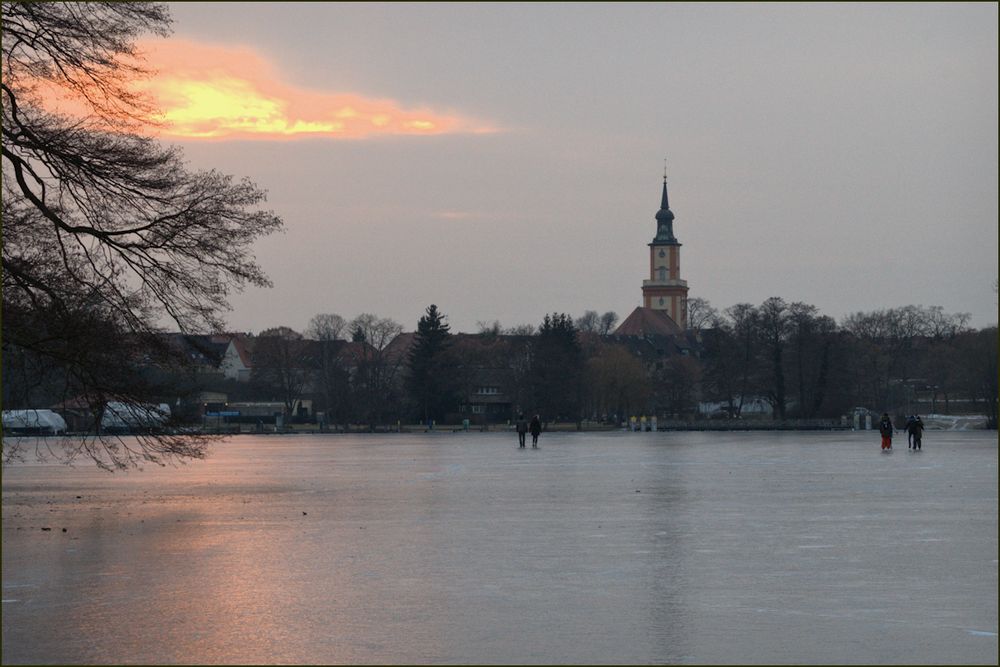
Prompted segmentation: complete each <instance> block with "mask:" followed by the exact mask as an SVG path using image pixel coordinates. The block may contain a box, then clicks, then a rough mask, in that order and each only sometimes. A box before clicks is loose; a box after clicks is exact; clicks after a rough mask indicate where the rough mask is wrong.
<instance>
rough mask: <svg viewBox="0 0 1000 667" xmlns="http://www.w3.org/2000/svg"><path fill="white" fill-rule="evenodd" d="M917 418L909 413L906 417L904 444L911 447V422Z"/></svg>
mask: <svg viewBox="0 0 1000 667" xmlns="http://www.w3.org/2000/svg"><path fill="white" fill-rule="evenodd" d="M916 420H917V418H916V417H915V416H914V415H910V416H909V417H907V418H906V445H907V447H911V448H912V447H913V422H915V421H916Z"/></svg>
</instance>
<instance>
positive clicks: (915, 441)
mask: <svg viewBox="0 0 1000 667" xmlns="http://www.w3.org/2000/svg"><path fill="white" fill-rule="evenodd" d="M878 430H879V433H881V434H882V449H884V450H885V449H892V434H893V428H892V420H891V419H889V413H888V412H883V413H882V421H880V422H879V423H878ZM923 433H924V422H923V420H922V419H920V415H910V417H909V418H908V419H907V420H906V434H907V439H908V441H909V448H910V449H913V450H918V449H920V448H921V440H922V439H923Z"/></svg>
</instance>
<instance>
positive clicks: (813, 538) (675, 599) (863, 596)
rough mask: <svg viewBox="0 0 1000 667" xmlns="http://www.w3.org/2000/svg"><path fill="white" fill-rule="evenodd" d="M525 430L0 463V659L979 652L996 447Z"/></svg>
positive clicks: (905, 659)
mask: <svg viewBox="0 0 1000 667" xmlns="http://www.w3.org/2000/svg"><path fill="white" fill-rule="evenodd" d="M542 437H543V442H542V445H543V447H542V449H540V450H538V451H533V452H530V454H529V455H527V456H525V453H524V452H519V451H518V450H517V448H516V439H515V438H512V437H511V436H510V435H508V434H479V433H475V434H450V433H449V434H432V435H427V436H417V435H410V436H407V435H389V436H324V437H320V436H316V437H309V436H301V437H249V436H247V437H241V438H236V439H233V440H231V441H229V442H226V443H224V444H222V445H219V446H217V447H216V448H215V450H214V451H213V453H212V455H211V456H210V458H209V459H207V460H205V461H196V462H194V463H192V464H190V465H188V466H184V467H180V468H166V469H147V470H146V471H144V472H141V473H131V474H126V475H121V474H117V475H113V476H112V475H108V474H106V473H102V472H99V471H96V470H90V469H86V468H82V467H77V468H75V469H73V468H66V467H63V466H58V465H52V466H47V465H37V464H30V465H18V466H14V467H11V468H8V469H6V470H5V471H4V475H3V554H2V555H3V587H4V592H5V596H4V599H3V601H4V613H3V655H4V662H5V663H17V662H59V663H110V662H162V663H169V662H179V663H275V662H285V663H365V662H369V663H417V664H439V663H470V662H473V663H475V662H478V663H588V664H594V663H615V664H620V663H643V662H668V663H670V662H696V663H725V662H730V663H747V662H758V663H817V662H818V663H962V664H968V663H995V661H996V655H997V637H996V630H997V596H996V590H997V567H996V565H997V443H996V435H995V434H990V433H982V432H955V433H943V432H940V433H939V432H935V433H933V434H930V435H928V436H927V437H926V438H925V442H924V446H925V450H924V452H923V453H922V455H921V456H919V457H918V456H912V457H907V456H896V457H883V456H881V455H880V454H879V453H878V443H877V442H876V440H875V438H873V437H872V435H871V434H870V433H835V434H829V433H826V434H824V433H613V434H543V436H542ZM918 461H919V465H918ZM43 525H44V526H53V527H56V529H55V530H52V531H49V532H43V531H41V530H40V527H41V526H43ZM64 526H65V527H66V528H67V532H66V533H61V532H60V531H59V528H62V527H64Z"/></svg>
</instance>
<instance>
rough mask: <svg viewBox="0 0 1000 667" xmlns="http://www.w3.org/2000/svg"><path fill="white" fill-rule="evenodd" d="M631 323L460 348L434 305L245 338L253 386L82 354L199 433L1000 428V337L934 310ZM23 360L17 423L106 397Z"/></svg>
mask: <svg viewBox="0 0 1000 667" xmlns="http://www.w3.org/2000/svg"><path fill="white" fill-rule="evenodd" d="M617 321H618V317H617V315H616V314H615V313H613V312H608V313H604V314H603V315H598V314H597V313H596V312H594V311H588V312H586V313H584V315H583V316H581V317H578V318H575V319H574V318H572V317H571V316H569V315H567V314H565V313H552V314H550V315H546V316H545V317H544V319H543V320H542V322H541V323H539V324H538V325H532V324H521V325H517V326H513V327H503V326H502V325H501V324H500V323H499V322H496V321H494V322H492V323H485V322H481V323H480V324H479V331H478V332H476V333H453V332H452V331H451V330H450V327H449V325H448V324H447V318H446V316H445V314H443V313H442V312H441V311H440V310H439V309H438V308H437V306H435V305H431V306H430V307H428V308H427V309H426V312H425V314H424V316H423V317H421V318H420V319H419V321H418V322H417V323H416V328H415V331H413V332H412V333H404V331H403V329H404V327H403V325H402V324H400V323H398V322H395V321H393V320H392V319H389V318H382V317H378V316H376V315H373V314H369V313H366V314H362V315H360V316H358V317H356V318H354V319H353V320H347V319H345V318H343V317H341V316H340V315H337V314H332V313H327V314H320V315H316V316H315V317H314V318H313V319H312V321H311V322H310V323H309V326H308V327H307V328H306V329H305V330H304V331H302V332H298V331H295V330H293V329H291V328H289V327H284V326H281V327H274V328H271V329H268V330H265V331H262V332H260V333H259V334H257V335H256V336H251V337H246V340H245V341H244V343H245V344H246V345H247V346H248V353H249V356H250V359H252V363H251V364H250V374H249V377H248V378H244V379H243V380H244V381H238V380H236V379H228V380H227V379H224V378H223V376H222V373H221V371H218V372H205V367H204V364H202V365H201V366H199V364H198V363H194V362H192V359H191V358H190V357H191V355H190V354H188V353H186V352H185V353H181V352H180V351H178V350H177V349H172V347H171V345H164V344H163V341H162V339H160V341H159V342H158V343H156V344H154V343H153V341H152V339H150V338H148V337H142V338H135V337H134V336H131V335H124V334H119V335H114V336H112V335H106V336H104V337H103V338H100V339H93V340H84V339H78V340H77V341H76V342H77V347H76V348H75V354H77V355H79V354H101V355H103V358H104V360H105V363H104V364H102V365H101V366H100V367H101V368H103V369H105V372H106V373H108V374H109V375H113V377H114V380H115V384H114V386H115V387H119V388H122V387H124V388H126V389H127V391H116V392H109V391H102V392H101V396H102V397H103V398H104V399H105V400H107V399H115V400H120V399H119V398H118V397H119V396H125V397H126V398H127V399H128V400H132V401H139V400H147V401H149V402H155V403H159V402H166V403H169V404H170V405H171V406H174V407H175V410H176V411H177V412H178V413H179V414H180V415H182V416H186V417H187V419H188V420H195V419H197V418H198V415H199V414H200V413H199V410H201V409H202V406H203V403H202V402H201V401H202V400H203V398H201V397H203V396H205V393H204V392H206V391H207V392H218V393H219V394H221V395H225V396H226V400H229V401H267V402H276V403H280V404H281V405H283V406H284V409H283V412H284V414H285V416H286V419H288V420H289V421H295V420H303V419H304V420H309V421H315V420H316V418H317V414H318V413H322V418H323V420H324V421H325V423H327V424H329V425H337V424H344V425H346V424H354V425H358V424H366V425H372V426H379V425H386V424H395V423H396V422H397V421H402V422H403V423H418V422H423V423H426V422H428V421H430V420H434V421H436V422H438V423H458V422H460V421H461V420H463V419H470V420H471V421H472V422H473V423H482V422H493V423H496V422H500V423H503V422H506V421H507V420H509V419H513V418H515V417H516V416H517V414H518V413H519V412H524V413H526V414H534V413H538V414H540V415H541V416H542V417H543V419H545V420H546V421H553V420H559V421H571V422H572V421H580V420H607V421H618V420H621V419H626V418H628V417H629V416H632V415H643V414H644V415H648V416H652V415H657V416H659V417H661V418H681V419H692V418H700V417H702V416H704V414H702V413H700V412H699V404H700V403H712V404H714V407H715V409H714V414H713V415H711V416H725V417H729V418H740V417H744V418H745V417H748V416H749V408H748V405H750V404H751V402H753V403H754V404H756V405H759V404H760V402H761V401H762V400H763V401H764V402H766V404H767V405H769V406H770V407H771V409H772V410H773V416H774V418H776V419H828V418H837V417H840V416H842V415H845V414H850V413H851V412H852V411H853V409H854V408H858V407H861V408H866V409H870V410H873V411H876V412H883V411H888V412H890V413H892V414H898V415H902V414H910V413H914V412H928V411H937V412H943V413H955V412H957V413H969V412H976V413H979V414H986V415H987V416H988V418H989V419H990V424H991V425H992V426H994V427H995V425H996V419H997V328H996V327H995V326H992V327H988V328H985V329H982V330H976V329H973V328H971V327H969V326H968V322H969V317H968V315H965V314H961V313H959V314H949V313H945V312H944V310H943V309H942V308H940V307H937V306H933V307H922V306H904V307H900V308H890V309H885V310H876V311H871V312H857V313H853V314H851V315H849V316H847V317H845V318H843V320H842V321H840V322H839V323H838V322H836V321H835V320H834V319H833V318H830V317H828V316H825V315H822V314H821V313H820V312H819V311H818V309H817V308H816V307H814V306H811V305H809V304H805V303H801V302H792V303H789V302H786V301H785V300H783V299H781V298H777V297H774V298H770V299H767V300H766V301H764V302H763V303H761V304H759V305H753V304H748V303H739V304H736V305H733V306H730V307H728V308H725V309H723V310H716V309H715V308H713V307H712V306H711V305H710V304H709V303H708V302H707V301H705V300H703V299H691V300H690V302H689V322H690V325H691V328H690V329H689V330H688V331H687V332H684V333H683V334H677V335H673V336H642V337H640V336H617V335H615V334H614V331H615V326H616V324H617ZM174 336H180V334H174ZM11 352H12V351H11V350H9V349H8V350H5V355H4V360H3V361H4V375H3V380H4V381H3V393H4V405H5V407H9V408H20V407H24V408H38V407H53V406H55V405H67V404H68V401H67V399H70V402H71V399H73V398H74V396H76V395H77V394H76V392H77V391H86V390H87V389H90V391H91V392H93V391H94V390H93V387H94V386H95V383H93V382H91V383H90V385H89V387H88V386H87V385H85V384H83V383H80V382H79V381H77V380H76V379H74V377H75V376H73V370H74V369H75V366H73V363H72V359H71V360H69V361H68V363H67V364H66V369H62V370H61V368H60V365H59V364H53V363H52V362H51V359H49V358H44V359H45V361H46V363H45V364H44V365H43V364H40V363H36V361H37V360H36V359H35V358H34V356H33V354H32V352H31V351H30V350H24V349H21V350H18V351H17V353H16V354H13V353H11ZM211 364H214V365H216V366H217V365H218V364H219V359H218V358H216V359H214V360H213V361H211ZM64 370H65V372H63V371H64ZM105 384H107V383H105ZM96 386H98V387H99V388H100V387H102V386H104V385H96ZM304 401H311V410H308V411H307V412H305V413H303V410H302V409H301V406H302V404H303V402H304ZM702 412H704V411H702Z"/></svg>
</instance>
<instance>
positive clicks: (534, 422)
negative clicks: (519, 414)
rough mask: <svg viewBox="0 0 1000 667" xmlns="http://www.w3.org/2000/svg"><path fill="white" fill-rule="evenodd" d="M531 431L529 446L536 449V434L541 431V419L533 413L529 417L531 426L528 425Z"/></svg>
mask: <svg viewBox="0 0 1000 667" xmlns="http://www.w3.org/2000/svg"><path fill="white" fill-rule="evenodd" d="M528 430H529V431H531V446H532V447H533V448H535V449H538V434H539V433H541V432H542V420H541V419H539V418H538V415H535V416H534V417H532V418H531V426H529V427H528Z"/></svg>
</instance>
